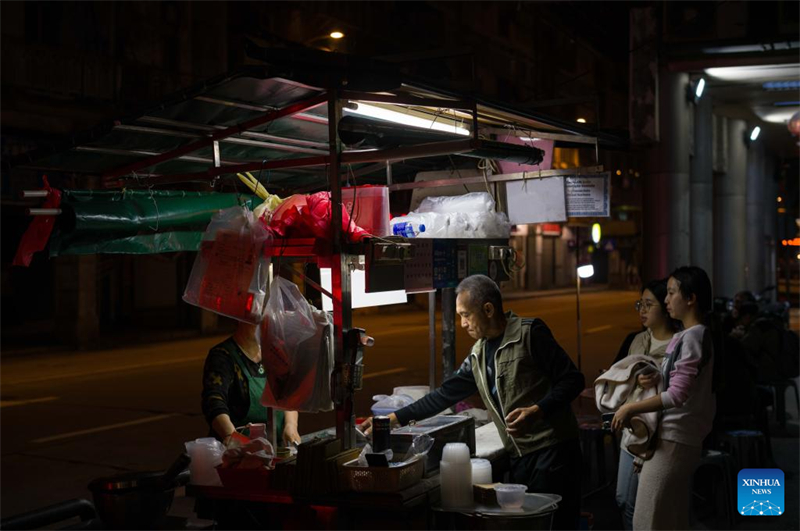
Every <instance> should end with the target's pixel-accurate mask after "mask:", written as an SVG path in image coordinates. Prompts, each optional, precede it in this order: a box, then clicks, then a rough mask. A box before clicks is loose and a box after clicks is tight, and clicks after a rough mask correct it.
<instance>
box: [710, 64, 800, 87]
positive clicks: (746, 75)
mask: <svg viewBox="0 0 800 531" xmlns="http://www.w3.org/2000/svg"><path fill="white" fill-rule="evenodd" d="M706 74H708V75H709V76H711V77H713V78H716V79H721V80H723V81H746V82H748V83H764V82H767V81H777V80H783V79H797V78H798V76H800V64H783V65H761V66H725V67H720V68H706Z"/></svg>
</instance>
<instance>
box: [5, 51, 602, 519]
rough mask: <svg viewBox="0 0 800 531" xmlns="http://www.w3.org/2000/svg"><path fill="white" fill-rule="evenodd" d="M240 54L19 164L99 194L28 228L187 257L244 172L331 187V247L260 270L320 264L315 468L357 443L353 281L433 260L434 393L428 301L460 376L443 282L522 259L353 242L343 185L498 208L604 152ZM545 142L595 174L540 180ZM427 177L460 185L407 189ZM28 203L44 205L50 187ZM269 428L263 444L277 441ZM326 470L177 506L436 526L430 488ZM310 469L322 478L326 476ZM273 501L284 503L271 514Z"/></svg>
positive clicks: (427, 93) (427, 481)
mask: <svg viewBox="0 0 800 531" xmlns="http://www.w3.org/2000/svg"><path fill="white" fill-rule="evenodd" d="M250 53H251V55H252V56H253V57H258V58H259V59H260V60H261V62H260V63H259V64H257V65H252V66H247V67H244V68H241V69H238V70H236V71H234V72H232V73H228V74H226V75H223V76H219V77H217V78H214V79H211V80H208V81H207V82H205V83H202V84H200V85H198V86H195V87H191V88H189V89H186V90H183V91H181V92H180V93H179V94H176V95H174V96H173V97H170V98H167V99H165V100H164V101H162V102H160V104H159V105H156V106H152V107H151V108H149V109H147V110H145V111H143V112H141V113H139V114H136V115H134V116H131V117H128V118H125V119H122V120H119V121H115V122H114V123H113V124H110V125H107V126H103V127H101V128H97V129H95V130H92V131H89V132H87V133H85V134H81V135H75V136H74V137H73V138H72V140H71V142H70V144H69V145H65V146H60V147H58V148H57V149H55V150H53V151H52V152H49V153H38V154H36V155H34V156H32V157H28V159H29V160H27V161H25V162H24V163H22V164H21V165H19V167H24V168H28V169H40V170H46V171H48V172H54V171H68V172H71V173H74V174H83V175H91V176H95V177H94V179H93V181H94V182H99V183H100V186H99V187H97V188H98V189H94V190H92V191H80V190H66V191H63V193H62V198H61V203H60V204H49V205H46V208H42V209H35V208H32V209H30V213H31V214H32V215H36V216H39V217H42V218H49V219H53V217H55V219H56V222H55V223H54V224H53V225H54V229H53V233H52V235H50V255H51V256H56V255H61V254H89V253H103V252H113V253H161V252H172V251H180V250H191V251H194V250H197V249H198V247H199V245H200V235H201V234H202V227H203V226H204V224H207V223H208V220H209V219H210V217H211V215H212V214H213V213H214V212H216V211H217V210H219V209H220V208H225V207H227V206H232V205H235V204H241V203H242V202H243V201H248V202H250V204H251V205H252V199H251V197H252V196H250V195H249V194H248V195H246V196H243V195H242V192H241V191H240V189H237V188H236V187H237V186H238V183H237V177H236V175H237V174H240V173H246V172H250V173H251V175H254V176H255V177H256V179H257V180H258V182H259V183H260V184H261V185H263V186H264V187H265V188H266V189H267V190H269V191H270V192H271V193H275V194H278V195H282V196H286V195H290V194H297V193H310V192H315V191H319V190H327V191H329V192H330V199H331V205H332V209H331V223H330V236H329V238H327V239H321V238H316V239H313V238H311V239H287V240H285V241H281V242H280V243H279V245H278V244H276V245H275V246H274V248H273V258H272V260H273V269H272V274H278V270H280V268H281V267H283V266H284V265H285V264H288V263H292V262H308V263H318V262H320V261H324V262H325V263H326V264H327V265H328V266H330V268H331V289H330V295H331V299H332V303H333V305H332V306H333V308H332V315H333V338H334V339H333V351H334V366H333V370H332V374H331V382H332V386H331V387H332V391H333V397H332V399H333V402H334V405H335V412H336V423H335V430H331V431H332V435H333V436H332V437H331V440H334V441H336V442H335V450H334V449H330V450H329V452H328V454H325V455H327V456H328V457H330V455H332V454H337V455H344V454H345V453H346V452H347V451H351V452H352V450H353V449H356V448H357V446H358V445H357V438H356V429H355V428H356V423H355V419H356V415H355V411H354V407H353V396H354V393H355V392H356V391H357V390H359V389H360V388H361V379H362V376H363V364H362V361H363V357H364V354H363V350H364V343H365V341H363V336H364V333H363V331H360V330H354V329H353V326H352V304H351V298H352V293H351V274H352V272H353V271H354V270H356V269H362V270H364V271H365V274H366V282H365V284H366V286H365V289H366V291H367V292H381V291H386V290H394V289H403V288H404V279H407V278H408V277H407V275H405V267H406V266H407V265H408V264H409V262H410V261H411V259H412V256H413V254H414V248H415V246H420V245H423V244H424V245H427V248H428V251H427V252H429V253H433V258H431V259H429V260H428V261H427V262H426V263H424V264H423V265H422V266H420V267H422V268H423V271H422V276H423V277H424V279H425V281H426V282H427V285H425V286H424V288H425V289H418V290H417V291H419V292H427V293H429V302H430V304H429V324H430V343H429V344H430V364H431V365H430V384H431V388H433V387H435V382H434V374H435V364H436V363H437V360H436V336H435V311H436V299H435V292H436V291H437V290H440V291H441V292H442V297H441V300H442V315H443V317H442V338H441V344H442V345H443V349H442V360H443V364H444V367H445V371H444V372H445V376H446V375H448V374H450V373H452V372H453V370H454V369H455V291H454V288H455V286H456V285H457V283H458V282H459V281H460V280H461V279H463V278H464V277H465V276H467V274H472V273H484V274H487V275H489V276H491V277H492V278H493V279H495V280H496V281H502V280H507V279H508V273H509V271H510V269H512V268H514V267H515V262H516V256H515V252H514V251H513V249H512V248H511V247H509V243H508V239H507V238H488V239H487V238H483V239H464V238H442V239H434V240H433V241H432V243H431V240H427V242H423V240H422V239H417V238H406V237H394V236H386V235H380V237H371V238H365V239H363V240H361V241H357V242H350V241H348V240H347V238H345V234H344V231H343V228H342V227H343V226H342V217H343V215H346V214H347V213H348V211H347V207H346V206H345V205H344V203H346V201H343V184H355V185H363V184H380V185H385V186H387V187H388V190H389V192H390V193H398V192H402V191H414V190H417V191H419V190H425V191H426V192H428V193H430V192H431V191H432V190H436V189H441V188H445V187H448V186H464V185H475V184H479V185H483V186H484V187H485V189H486V190H487V191H488V192H490V193H491V194H492V195H493V196H495V197H498V191H502V188H503V185H504V184H506V183H514V182H529V181H532V180H536V179H543V178H548V177H556V176H597V175H602V173H603V167H602V166H600V165H599V163H598V150H599V144H601V143H603V142H604V141H605V140H604V139H603V137H597V136H590V135H589V134H587V130H586V129H585V128H584V127H583V126H581V125H579V124H568V123H564V122H560V121H558V120H554V119H550V118H546V117H543V116H539V115H536V114H534V113H531V112H527V111H521V110H519V109H513V108H511V107H509V106H507V105H505V104H502V103H499V102H495V101H490V100H487V99H482V98H476V97H474V96H470V97H467V96H464V95H459V94H454V93H452V92H450V91H447V90H442V89H437V88H434V87H431V86H429V85H427V84H426V83H423V82H419V81H417V80H413V79H405V78H403V77H402V76H400V75H399V74H398V73H397V72H396V71H395V69H394V68H393V67H391V66H387V65H385V64H382V63H379V62H376V61H371V60H366V59H358V58H352V57H345V56H339V55H335V54H330V55H326V56H325V57H324V58H321V57H320V56H316V55H314V54H311V55H309V54H306V53H305V52H303V53H300V52H287V51H283V52H281V53H276V52H273V51H270V50H262V49H251V50H250ZM359 109H361V111H364V110H365V109H372V110H375V109H377V111H379V112H378V113H376V114H373V115H369V114H365V113H364V112H361V113H358V112H357V111H358V110H359ZM380 113H384V114H383V115H382V114H380ZM386 113H390V114H392V115H399V116H406V117H407V118H408V119H409V120H412V121H410V122H406V123H414V124H416V125H402V124H398V123H396V121H394V119H393V118H391V117H390V118H386V116H387V114H386ZM376 116H380V118H379V117H376ZM434 126H436V127H434ZM540 141H545V142H546V143H547V146H548V149H552V147H553V146H561V147H572V148H576V147H577V148H582V149H588V150H590V152H593V153H594V156H595V165H594V166H590V167H577V168H576V167H571V168H558V169H551V168H546V169H540V168H541V163H542V160H543V158H545V156H546V155H547V153H546V150H543V149H540V148H539V147H535V146H536V145H537V142H540ZM454 157H471V158H474V159H476V161H478V160H480V161H484V164H483V165H482V166H481V168H482V170H481V171H480V172H479V174H478V175H477V176H475V175H473V176H468V177H463V178H462V176H461V175H460V173H459V172H458V168H457V166H456V165H455V164H454V161H453V159H454ZM485 161H494V162H503V163H506V165H505V166H503V167H505V168H508V165H507V163H511V164H516V165H519V166H518V167H519V168H521V169H520V170H518V171H508V170H507V169H506V170H504V171H503V170H500V169H499V168H498V166H497V165H496V164H488V163H485ZM421 170H451V171H454V173H453V174H452V175H451V176H450V177H448V178H439V179H434V180H425V181H417V180H415V176H416V174H417V173H419V172H420V171H421ZM96 176H100V178H99V181H98V180H97V178H96ZM209 190H210V191H209ZM226 191H233V193H230V192H228V193H226ZM25 194H26V196H28V197H45V198H50V197H51V196H52V194H51V191H50V190H49V189H45V190H44V191H43V190H32V191H27V192H25ZM243 197H244V199H243ZM350 213H352V210H351V212H350ZM431 248H433V250H431ZM306 280H307V281H308V283H309V285H311V286H314V288H315V289H321V290H323V291H326V290H324V289H322V288H321V287H320V286H318V285H317V284H316V283H315V282H314V281H313V280H311V279H308V278H307V279H306ZM376 348H378V347H376ZM271 424H273V425H272V426H271V430H270V431H269V438H270V439H271V440H272V441H273V442H275V440H276V434H275V428H274V423H271ZM486 428H488V429H487V430H482V431H481V430H479V433H478V436H477V442H476V445H477V447H478V448H476V453H477V454H479V455H489V454H491V453H492V452H495V454H494V457H497V456H499V454H500V453H502V451H501V449H500V448H501V446H500V448H498V446H497V445H498V444H499V438H498V437H496V436H495V437H492V430H494V428H493V426H492V425H491V424H489V425H487V426H486ZM495 435H496V434H495ZM493 439H494V440H493ZM331 448H332V447H331ZM323 453H324V452H323ZM301 454H302V449H301ZM302 457H303V456H302V455H300V456H298V460H300V459H302ZM351 457H352V456H351ZM339 464H341V463H339ZM299 466H300V465H298V468H299ZM330 473H331V474H332V475H331V482H330V485H327V486H326V488H322V489H319V490H318V491H316V492H315V491H314V489H309V488H304V489H299V490H298V489H297V487H296V484H295V487H294V488H288V487H287V485H283V488H278V489H271V490H270V489H258V490H253V489H248V488H238V489H237V488H226V487H191V486H190V489H189V494H190V495H193V496H196V497H197V498H198V499H200V500H202V503H199V504H198V507H199V512H200V513H201V515H203V516H206V517H210V518H215V519H217V518H220V516H221V515H222V516H223V517H224V515H227V516H228V517H229V516H230V515H238V519H236V520H229V521H227V522H226V525H229V526H231V527H236V526H256V525H264V522H265V518H271V519H272V522H273V523H272V524H269V525H271V526H277V527H279V526H281V525H282V524H281V522H282V523H283V524H286V525H288V524H289V523H290V522H291V526H292V527H297V526H299V527H301V528H304V527H312V526H316V527H326V528H331V527H344V528H356V527H382V528H391V527H402V528H408V527H417V528H419V527H423V528H424V527H429V526H431V525H433V524H432V523H431V522H432V520H431V518H432V516H431V513H430V512H429V511H428V509H429V508H430V507H431V506H433V505H436V503H437V501H438V484H439V482H438V476H437V475H432V476H430V477H425V478H422V479H419V480H418V481H415V482H414V483H413V484H412V485H410V486H408V487H407V488H403V489H400V490H398V491H396V492H382V493H381V492H353V491H350V492H340V491H338V490H341V489H337V488H336V486H337V485H339V486H340V487H341V482H340V481H339V480H338V479H336V477H334V476H336V474H337V472H336V471H334V470H331V471H330ZM288 474H289V476H291V475H292V472H291V471H290V472H289V473H288ZM320 474H321V476H318V477H317V479H318V480H321V478H325V477H326V474H327V472H325V473H324V474H322V473H321V472H320ZM284 479H285V478H284ZM278 506H283V507H284V508H283V509H281V510H279V511H277V510H275V507H278ZM287 506H290V508H287ZM247 519H250V520H247Z"/></svg>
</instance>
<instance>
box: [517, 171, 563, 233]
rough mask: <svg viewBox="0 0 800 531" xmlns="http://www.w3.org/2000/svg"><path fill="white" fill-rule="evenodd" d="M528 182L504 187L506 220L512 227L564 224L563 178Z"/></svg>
mask: <svg viewBox="0 0 800 531" xmlns="http://www.w3.org/2000/svg"><path fill="white" fill-rule="evenodd" d="M528 175H530V176H531V177H532V178H530V179H523V180H521V181H511V182H508V183H506V198H507V201H508V219H509V221H510V222H511V223H512V224H514V225H521V224H524V223H547V222H553V221H566V220H567V210H566V206H565V202H564V187H565V184H564V177H545V178H542V179H539V178H533V177H535V176H536V172H529V173H528Z"/></svg>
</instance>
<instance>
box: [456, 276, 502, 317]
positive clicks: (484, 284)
mask: <svg viewBox="0 0 800 531" xmlns="http://www.w3.org/2000/svg"><path fill="white" fill-rule="evenodd" d="M461 293H468V294H469V302H470V304H471V305H472V306H473V307H478V308H482V307H483V305H484V304H486V303H487V302H491V303H492V305H493V306H494V309H495V311H496V312H499V313H501V314H502V313H503V295H502V294H501V293H500V288H498V287H497V284H496V283H495V281H494V280H492V279H491V278H489V277H487V276H486V275H472V276H469V277H467V278H465V279H464V280H462V281H461V283H460V284H459V285H458V287H457V288H456V295H459V294H461Z"/></svg>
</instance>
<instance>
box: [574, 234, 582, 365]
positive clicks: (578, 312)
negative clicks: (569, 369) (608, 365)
mask: <svg viewBox="0 0 800 531" xmlns="http://www.w3.org/2000/svg"><path fill="white" fill-rule="evenodd" d="M580 264H581V228H580V227H575V288H576V289H575V314H576V317H577V319H576V321H575V322H576V326H577V327H578V370H579V371H580V370H581V276H580V275H579V274H578V267H579V266H580Z"/></svg>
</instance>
